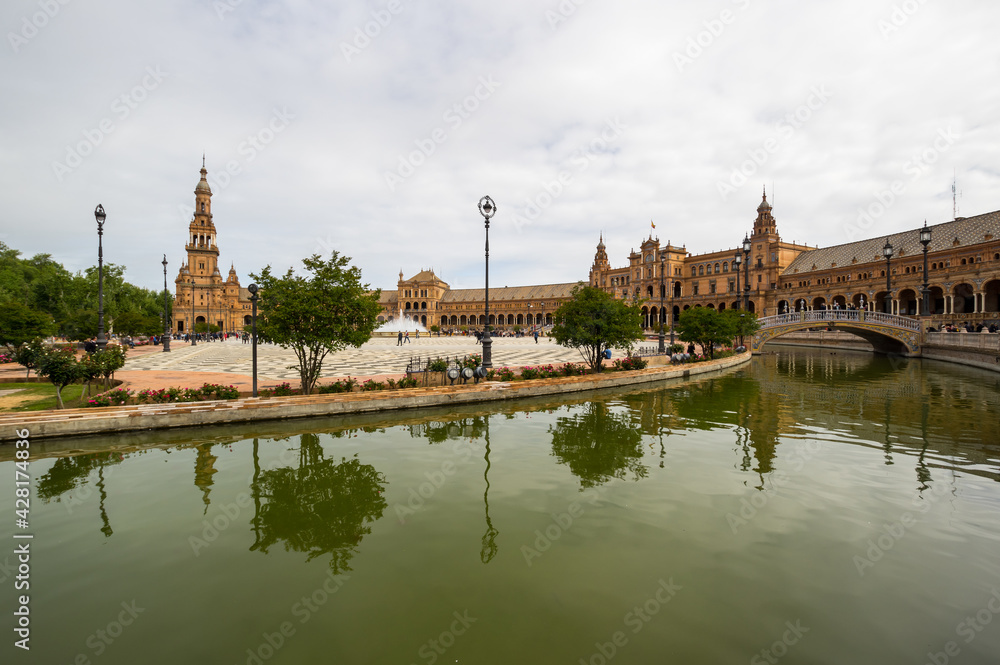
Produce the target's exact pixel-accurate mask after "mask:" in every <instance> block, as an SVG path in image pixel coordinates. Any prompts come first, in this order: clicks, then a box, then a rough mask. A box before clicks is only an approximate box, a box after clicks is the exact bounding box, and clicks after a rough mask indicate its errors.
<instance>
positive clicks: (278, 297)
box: [251, 251, 381, 395]
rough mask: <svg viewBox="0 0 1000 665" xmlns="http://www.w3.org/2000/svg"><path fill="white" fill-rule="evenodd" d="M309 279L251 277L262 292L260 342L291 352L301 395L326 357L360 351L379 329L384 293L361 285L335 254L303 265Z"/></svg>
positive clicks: (267, 275)
mask: <svg viewBox="0 0 1000 665" xmlns="http://www.w3.org/2000/svg"><path fill="white" fill-rule="evenodd" d="M302 263H303V265H305V267H306V270H307V271H308V272H309V273H311V275H310V276H308V277H303V276H299V275H295V274H294V272H293V270H292V269H291V268H289V269H288V272H286V273H285V275H284V276H283V277H276V276H275V275H273V274H272V273H271V266H267V267H265V268H264V269H263V270H261V272H260V274H259V275H251V277H252V278H253V279H254V280H256V282H257V284H258V286H259V288H260V302H259V303H258V305H257V308H258V309H257V337H258V339H261V340H263V341H265V342H272V343H274V344H278V345H279V346H282V347H285V348H290V349H292V350H293V351H294V352H295V356H296V358H297V359H298V361H299V364H298V365H293V366H291V367H290V368H291V369H297V370H298V371H299V376H300V378H301V387H302V394H304V395H309V394H310V393H312V390H313V386H315V384H316V380H317V379H318V378H319V375H320V371H321V370H322V368H323V359H324V358H326V356H327V354H330V353H336V352H337V351H340V350H341V349H344V348H346V347H348V346H353V347H360V346H361V345H362V344H364V343H365V342H367V341H368V340H369V339H371V336H372V332H373V331H374V330H375V328H377V327H378V325H379V324H378V321H377V320H376V317H377V316H378V313H379V312H380V311H381V306H380V305H379V302H378V300H379V296H380V295H381V290H379V289H374V290H373V289H371V287H370V286H369V285H367V284H362V283H361V269H360V268H357V267H355V266H352V265H350V258H349V257H346V256H341V255H340V254H339V253H338V252H336V251H334V252H332V254H331V256H330V259H329V260H327V261H324V260H323V259H322V258H320V256H319V255H318V254H314V255H313V256H311V257H309V258H307V259H303V260H302Z"/></svg>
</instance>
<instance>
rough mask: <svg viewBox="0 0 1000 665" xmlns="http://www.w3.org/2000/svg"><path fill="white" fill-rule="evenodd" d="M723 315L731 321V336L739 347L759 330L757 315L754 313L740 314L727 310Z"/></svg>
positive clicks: (739, 312) (733, 310)
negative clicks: (737, 340) (735, 338)
mask: <svg viewBox="0 0 1000 665" xmlns="http://www.w3.org/2000/svg"><path fill="white" fill-rule="evenodd" d="M723 314H724V315H725V316H726V317H728V318H730V319H732V326H733V336H734V337H737V338H738V339H739V341H740V346H744V345H745V340H746V338H747V337H750V336H752V335H753V334H754V333H755V332H757V331H758V330H760V321H758V320H757V314H755V313H754V312H741V311H737V310H735V309H727V310H726V311H725V312H724V313H723Z"/></svg>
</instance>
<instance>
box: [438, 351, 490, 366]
mask: <svg viewBox="0 0 1000 665" xmlns="http://www.w3.org/2000/svg"><path fill="white" fill-rule="evenodd" d="M482 364H483V357H482V356H481V355H479V354H478V353H473V354H471V355H468V356H465V358H464V359H463V360H462V367H468V368H470V369H476V368H477V367H479V366H480V365H482ZM446 369H447V368H446Z"/></svg>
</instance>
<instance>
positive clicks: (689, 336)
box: [676, 307, 736, 358]
mask: <svg viewBox="0 0 1000 665" xmlns="http://www.w3.org/2000/svg"><path fill="white" fill-rule="evenodd" d="M676 328H677V331H678V332H679V333H680V338H681V339H682V340H684V341H685V342H694V343H695V344H698V345H700V346H701V348H702V350H703V351H705V352H707V353H708V355H709V357H710V358H715V347H716V345H724V344H731V343H732V341H733V337H734V336H735V335H736V326H735V322H734V321H733V317H731V316H728V315H724V314H722V313H719V312H717V311H715V310H714V309H712V308H710V307H692V308H691V309H689V310H685V311H684V312H681V316H680V319H679V320H678V321H677V326H676Z"/></svg>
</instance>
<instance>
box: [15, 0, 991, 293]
mask: <svg viewBox="0 0 1000 665" xmlns="http://www.w3.org/2000/svg"><path fill="white" fill-rule="evenodd" d="M0 25H2V27H3V32H4V34H5V43H4V44H3V47H2V48H0V51H2V53H3V55H2V56H0V76H2V80H3V82H4V93H5V94H4V95H3V96H2V98H0V128H2V132H3V140H2V141H0V169H2V181H3V186H2V190H0V191H2V192H3V211H4V212H3V216H4V221H3V226H2V228H0V240H2V241H3V242H5V243H6V244H7V245H9V246H11V247H14V248H16V249H19V250H21V251H22V252H23V253H24V254H25V255H28V256H30V255H33V254H35V253H40V252H45V253H49V254H52V255H53V256H54V257H55V258H56V259H57V260H59V261H61V262H63V263H64V264H65V265H66V266H67V267H68V268H70V269H71V270H79V269H82V268H85V267H86V266H88V265H93V264H95V263H96V251H97V247H96V245H97V238H96V224H95V222H94V217H93V210H94V207H95V206H96V205H97V204H98V203H102V204H103V205H104V207H105V208H106V210H107V215H108V220H107V223H106V225H105V244H104V251H105V258H106V260H108V261H111V262H114V263H118V264H121V265H124V266H126V267H127V277H128V278H129V279H130V280H131V281H133V282H135V283H138V284H141V285H143V286H147V287H151V288H157V287H158V286H160V287H162V266H161V264H160V262H161V260H162V255H163V254H164V253H166V255H167V259H168V261H169V262H170V267H169V277H170V283H171V286H170V288H171V290H173V278H174V277H175V276H176V271H177V268H178V267H179V266H180V263H181V261H182V260H184V258H185V255H184V252H183V243H184V241H185V238H186V227H187V222H188V220H189V219H190V217H191V213H192V210H193V202H194V196H193V191H192V190H193V189H194V186H195V184H196V183H197V181H198V177H199V176H198V170H199V169H200V168H201V158H202V153H205V154H206V156H207V167H208V169H209V178H210V182H211V183H212V189H213V192H214V197H213V206H214V210H213V212H214V214H215V223H216V226H217V228H218V231H219V243H220V247H221V250H222V260H223V261H225V263H226V264H227V265H228V264H229V263H230V262H234V263H235V265H236V269H237V271H238V273H239V276H240V279H241V281H242V283H243V284H244V285H245V284H247V283H248V281H249V279H248V273H250V272H253V271H256V270H259V269H260V268H261V267H262V266H264V265H266V264H271V265H272V266H273V267H275V268H277V269H281V270H284V269H286V268H287V267H289V266H292V265H295V266H297V267H299V266H300V263H299V262H300V260H301V259H302V258H303V257H305V256H308V255H310V254H313V253H316V252H318V253H328V252H329V250H331V249H336V250H338V251H340V252H342V253H344V254H347V255H348V256H351V257H353V259H354V262H355V263H356V264H357V265H359V266H360V267H361V268H362V270H363V272H364V276H365V279H366V281H369V282H370V283H372V284H373V285H375V286H381V287H385V288H394V286H395V282H396V278H397V273H398V272H399V270H400V269H402V270H403V272H404V273H406V275H407V276H410V275H412V274H413V273H415V272H417V271H418V270H420V269H421V268H428V267H433V268H434V269H435V270H436V272H437V273H438V274H439V275H440V276H441V277H443V278H444V279H445V280H446V281H448V282H449V283H450V284H451V285H452V286H453V287H456V288H458V287H477V286H481V285H482V266H483V239H484V230H483V223H482V218H481V217H480V216H479V213H478V212H477V209H476V203H477V201H478V200H479V198H480V197H481V196H483V195H484V194H489V195H490V196H492V197H493V199H494V200H495V201H496V202H497V205H498V212H497V214H496V216H495V218H494V220H493V222H492V224H491V235H490V241H491V275H492V277H493V279H492V280H491V281H492V283H493V284H494V285H511V286H513V285H521V284H532V283H543V282H568V281H575V280H577V279H581V278H582V279H586V276H587V271H588V269H589V267H590V264H591V262H592V260H593V255H594V246H595V244H596V243H597V240H598V234H599V233H601V232H602V231H603V232H604V235H605V241H606V243H607V246H608V253H609V256H610V258H611V261H612V263H613V264H614V265H622V264H624V263H626V262H627V258H626V257H627V254H628V252H629V250H630V249H631V248H632V247H635V246H638V244H639V243H640V242H641V240H642V238H644V237H646V236H647V235H648V234H649V233H650V221H653V222H655V224H656V230H655V231H654V232H653V233H654V235H656V236H658V237H659V238H661V239H662V240H663V241H666V240H668V239H669V240H670V241H672V242H673V243H674V244H677V245H686V247H687V248H688V249H689V250H690V251H692V252H695V253H700V252H707V251H714V250H718V249H722V248H727V247H734V246H735V245H736V244H737V243H738V241H739V240H740V239H742V237H743V234H744V232H745V231H746V230H747V229H748V228H750V226H751V223H752V220H753V218H754V217H755V215H756V212H755V210H756V207H757V204H758V203H759V201H760V191H761V187H762V186H763V185H766V186H767V189H768V193H769V198H770V199H771V200H772V202H773V203H774V206H775V207H774V214H775V217H776V219H777V221H778V230H779V232H780V233H781V235H782V237H783V238H784V239H786V240H795V241H799V242H808V243H809V244H811V245H816V244H818V245H821V246H826V245H832V244H839V243H843V242H848V241H850V240H854V239H859V238H864V237H871V236H877V235H883V234H887V233H890V232H896V231H901V230H905V229H909V228H916V227H917V226H919V225H920V224H922V223H923V220H924V219H925V218H926V219H927V220H928V221H929V222H930V223H932V224H933V223H935V222H942V221H947V220H950V219H951V218H952V190H951V187H952V177H953V174H957V179H958V189H959V190H960V192H961V197H960V198H959V215H960V216H963V215H964V216H971V215H975V214H980V213H984V212H989V211H992V210H996V209H998V208H1000V164H998V162H997V155H1000V88H998V82H1000V71H998V70H1000V40H998V39H997V38H996V34H995V32H996V30H995V28H996V26H997V25H1000V4H998V3H996V2H995V1H993V0H955V1H953V2H947V3H946V2H941V1H940V0H906V2H899V1H894V0H885V1H880V0H842V1H840V2H829V3H803V2H795V1H792V0H787V1H786V0H774V1H769V2H765V1H764V0H716V1H714V2H694V1H685V2H653V1H645V2H643V1H640V0H619V1H617V2H609V1H607V0H575V1H574V0H562V2H559V1H557V0H551V1H546V0H541V1H540V0H507V1H506V2H502V3H484V2H477V3H473V2H452V1H447V0H444V1H439V2H429V1H427V0H374V1H372V2H359V1H354V0H342V1H340V2H315V1H307V0H285V1H264V0H200V1H198V2H195V1H192V0H171V1H170V2H166V1H150V2H134V1H132V2H126V1H124V0H101V1H88V0H5V2H4V3H3V4H2V8H0Z"/></svg>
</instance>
